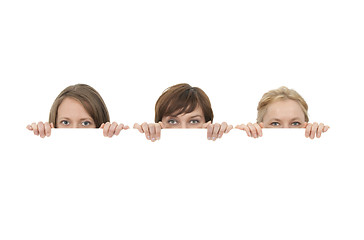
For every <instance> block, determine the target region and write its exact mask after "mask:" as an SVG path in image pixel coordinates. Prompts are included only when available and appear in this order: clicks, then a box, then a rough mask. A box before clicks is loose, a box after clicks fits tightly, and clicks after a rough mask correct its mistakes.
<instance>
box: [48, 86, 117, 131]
mask: <svg viewBox="0 0 364 240" xmlns="http://www.w3.org/2000/svg"><path fill="white" fill-rule="evenodd" d="M67 97H71V98H73V99H76V100H78V101H79V102H80V103H81V104H82V106H83V107H84V108H85V110H86V111H87V113H88V114H90V116H91V117H92V119H93V120H94V122H95V125H96V127H97V128H98V127H100V125H101V124H102V123H106V122H110V117H109V112H108V110H107V108H106V105H105V102H104V100H103V99H102V98H101V96H100V94H99V93H98V92H97V91H96V90H95V89H94V88H92V87H90V86H89V85H86V84H76V85H71V86H69V87H67V88H65V89H64V90H63V91H62V92H61V93H60V94H59V95H58V96H57V98H56V99H55V100H54V102H53V105H52V107H51V111H50V113H49V123H53V124H54V127H57V115H58V107H59V105H61V103H62V101H63V100H64V99H65V98H67Z"/></svg>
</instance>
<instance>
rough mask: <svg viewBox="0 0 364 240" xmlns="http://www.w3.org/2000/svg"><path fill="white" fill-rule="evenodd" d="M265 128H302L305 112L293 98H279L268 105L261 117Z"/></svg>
mask: <svg viewBox="0 0 364 240" xmlns="http://www.w3.org/2000/svg"><path fill="white" fill-rule="evenodd" d="M263 126H264V127H265V128H303V127H305V114H304V112H303V110H302V109H301V107H300V105H299V104H298V103H297V102H296V101H294V100H290V99H287V100H281V101H276V102H273V103H271V104H269V105H268V108H267V112H266V114H265V115H264V117H263Z"/></svg>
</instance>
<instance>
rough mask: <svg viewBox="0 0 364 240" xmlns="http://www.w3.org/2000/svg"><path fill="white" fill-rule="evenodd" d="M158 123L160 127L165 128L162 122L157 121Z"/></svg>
mask: <svg viewBox="0 0 364 240" xmlns="http://www.w3.org/2000/svg"><path fill="white" fill-rule="evenodd" d="M158 124H159V126H161V129H163V128H166V126H165V125H164V123H162V122H159V123H158Z"/></svg>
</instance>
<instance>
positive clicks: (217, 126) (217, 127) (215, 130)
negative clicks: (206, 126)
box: [212, 123, 221, 141]
mask: <svg viewBox="0 0 364 240" xmlns="http://www.w3.org/2000/svg"><path fill="white" fill-rule="evenodd" d="M220 127H221V125H220V124H218V123H215V124H214V125H213V131H212V141H215V140H216V139H217V137H218V133H219V131H220Z"/></svg>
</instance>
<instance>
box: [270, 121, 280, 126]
mask: <svg viewBox="0 0 364 240" xmlns="http://www.w3.org/2000/svg"><path fill="white" fill-rule="evenodd" d="M270 125H271V126H273V127H278V126H279V125H280V124H279V122H272V123H271V124H270Z"/></svg>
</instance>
